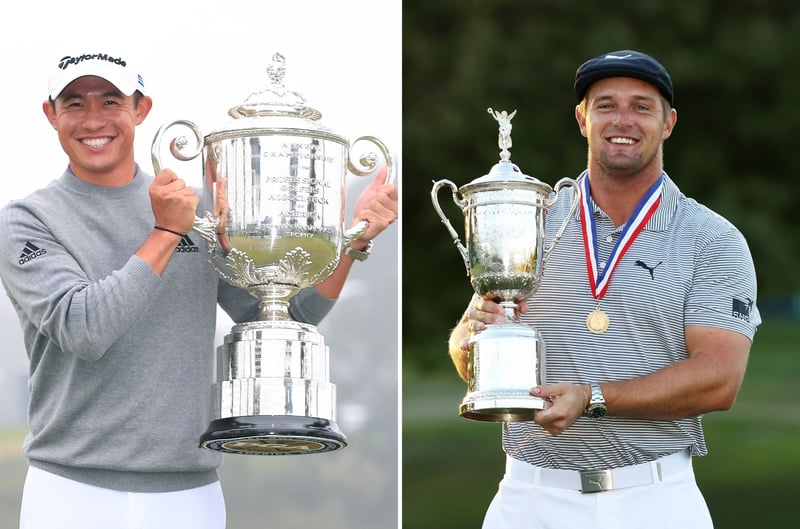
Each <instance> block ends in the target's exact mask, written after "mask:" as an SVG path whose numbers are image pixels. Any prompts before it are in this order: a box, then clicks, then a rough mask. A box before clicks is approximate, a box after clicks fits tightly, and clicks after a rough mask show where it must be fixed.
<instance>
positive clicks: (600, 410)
mask: <svg viewBox="0 0 800 529" xmlns="http://www.w3.org/2000/svg"><path fill="white" fill-rule="evenodd" d="M605 414H606V407H605V406H603V405H602V404H600V405H594V406H589V409H587V410H586V415H588V416H589V417H591V418H592V419H599V418H600V417H602V416H603V415H605Z"/></svg>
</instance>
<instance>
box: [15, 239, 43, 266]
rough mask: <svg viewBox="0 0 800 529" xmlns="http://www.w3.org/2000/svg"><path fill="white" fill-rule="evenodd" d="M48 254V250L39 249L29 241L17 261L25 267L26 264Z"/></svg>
mask: <svg viewBox="0 0 800 529" xmlns="http://www.w3.org/2000/svg"><path fill="white" fill-rule="evenodd" d="M46 253H47V250H45V249H44V248H39V247H38V246H36V245H35V244H33V243H32V242H30V241H28V242H26V243H25V247H24V248H23V249H22V253H21V254H20V256H19V261H17V262H18V263H19V264H20V265H24V264H25V263H29V262H31V261H33V260H34V259H36V258H37V257H41V256H43V255H45V254H46Z"/></svg>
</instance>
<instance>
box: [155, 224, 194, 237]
mask: <svg viewBox="0 0 800 529" xmlns="http://www.w3.org/2000/svg"><path fill="white" fill-rule="evenodd" d="M153 229H156V230H161V231H166V232H169V233H174V234H175V235H177V236H178V237H181V238H183V237H186V234H185V233H181V232H179V231H175V230H171V229H169V228H164V227H161V226H153Z"/></svg>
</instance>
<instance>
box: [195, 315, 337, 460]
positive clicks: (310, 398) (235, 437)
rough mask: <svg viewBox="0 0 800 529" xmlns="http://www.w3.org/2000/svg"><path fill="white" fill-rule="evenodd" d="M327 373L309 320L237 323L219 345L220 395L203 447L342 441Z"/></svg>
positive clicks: (267, 447)
mask: <svg viewBox="0 0 800 529" xmlns="http://www.w3.org/2000/svg"><path fill="white" fill-rule="evenodd" d="M328 371H329V354H328V347H327V346H326V345H325V343H324V339H323V337H322V335H321V334H319V333H318V332H317V330H316V327H314V326H313V325H309V324H304V323H299V322H295V321H291V320H288V321H256V322H248V323H241V324H238V325H235V326H234V327H233V329H232V332H231V334H229V335H227V336H226V337H225V341H224V343H223V344H222V345H221V346H220V347H219V348H218V349H217V365H216V383H215V389H216V390H217V392H216V393H217V395H218V396H219V399H218V400H217V402H215V408H216V415H215V419H214V420H213V421H212V422H211V424H210V425H209V428H208V430H207V431H206V432H205V434H204V435H203V437H202V438H201V441H200V446H202V447H204V448H209V449H212V450H219V451H222V452H228V453H238V454H251V455H296V454H310V453H320V452H329V451H332V450H337V449H339V448H342V447H344V446H346V445H347V443H346V438H345V436H344V434H343V433H342V432H341V431H340V430H339V427H338V426H337V425H336V417H335V414H336V412H335V409H336V386H334V385H333V384H331V383H330V382H329V381H328Z"/></svg>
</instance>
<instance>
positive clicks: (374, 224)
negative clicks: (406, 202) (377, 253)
mask: <svg viewBox="0 0 800 529" xmlns="http://www.w3.org/2000/svg"><path fill="white" fill-rule="evenodd" d="M388 172H389V166H388V165H384V166H382V167H381V168H380V169H378V171H377V172H376V174H375V178H374V179H373V180H372V182H370V184H369V185H368V186H367V187H366V188H365V189H364V191H362V192H361V194H360V195H359V196H358V199H357V200H356V203H355V206H354V211H355V218H356V219H357V220H358V221H359V222H367V227H366V229H365V230H364V232H363V233H362V234H360V235H358V236H356V237H355V238H354V239H353V240H355V239H358V240H359V241H362V242H363V245H364V246H366V244H367V243H368V242H369V241H371V240H372V239H374V238H375V237H377V236H378V234H380V233H381V232H382V231H383V230H385V229H386V228H387V227H389V225H390V224H392V223H393V222H394V221H395V220H397V211H398V198H397V196H398V193H397V186H396V185H395V184H390V183H386V180H387V177H388Z"/></svg>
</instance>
